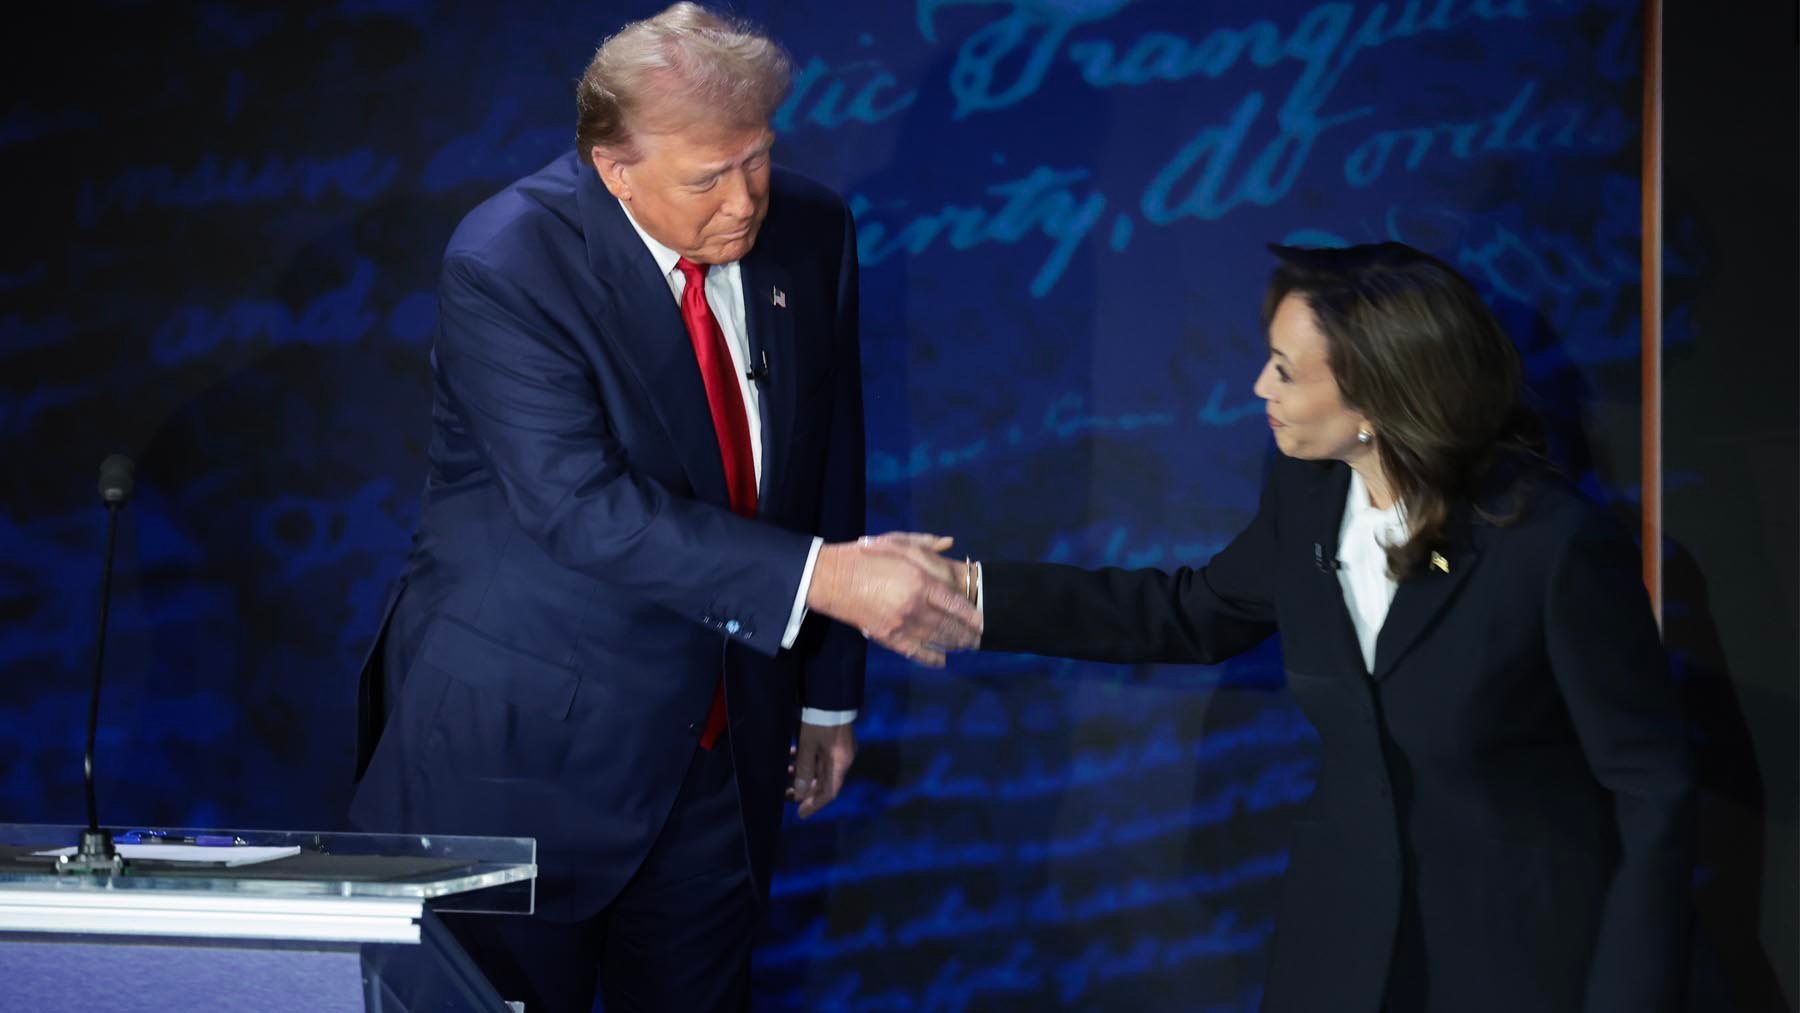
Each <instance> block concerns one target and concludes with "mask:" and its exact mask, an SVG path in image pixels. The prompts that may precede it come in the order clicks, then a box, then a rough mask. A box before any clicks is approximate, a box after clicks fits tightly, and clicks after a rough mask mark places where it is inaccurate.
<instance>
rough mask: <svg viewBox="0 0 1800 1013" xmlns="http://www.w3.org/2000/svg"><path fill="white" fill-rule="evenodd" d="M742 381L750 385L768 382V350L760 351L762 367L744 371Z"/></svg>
mask: <svg viewBox="0 0 1800 1013" xmlns="http://www.w3.org/2000/svg"><path fill="white" fill-rule="evenodd" d="M744 379H746V380H749V381H750V382H751V383H768V382H769V350H768V349H766V348H765V349H763V350H762V366H760V367H753V368H751V369H746V370H744Z"/></svg>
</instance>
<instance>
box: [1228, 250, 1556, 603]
mask: <svg viewBox="0 0 1800 1013" xmlns="http://www.w3.org/2000/svg"><path fill="white" fill-rule="evenodd" d="M1269 249H1270V250H1272V251H1273V252H1274V253H1275V256H1276V257H1277V258H1279V260H1280V264H1279V265H1278V266H1277V267H1276V268H1275V273H1274V276H1273V277H1272V278H1271V279H1270V281H1269V290H1268V293H1267V295H1266V296H1265V297H1264V299H1263V322H1264V324H1265V325H1266V324H1267V323H1268V322H1269V321H1271V320H1273V319H1274V317H1275V309H1276V307H1277V306H1279V305H1280V304H1281V301H1282V300H1283V299H1285V298H1287V297H1288V296H1289V295H1297V296H1299V297H1300V298H1301V299H1303V300H1305V302H1306V305H1307V307H1308V308H1310V309H1311V310H1312V314H1313V319H1314V320H1315V321H1316V322H1317V324H1318V327H1319V331H1320V332H1321V333H1322V334H1323V335H1324V336H1325V344H1326V362H1327V363H1328V364H1329V365H1330V367H1331V372H1332V375H1333V376H1334V377H1335V378H1336V379H1337V384H1338V389H1339V391H1340V392H1341V393H1342V394H1343V398H1344V401H1345V403H1346V404H1348V405H1349V406H1350V407H1352V408H1354V409H1356V410H1358V411H1360V412H1362V413H1363V415H1364V416H1366V417H1367V418H1368V419H1369V422H1370V424H1371V426H1372V428H1373V429H1374V431H1375V452H1376V453H1377V454H1378V455H1379V459H1380V461H1381V470H1382V473H1383V475H1385V476H1386V478H1387V481H1388V486H1389V488H1390V490H1391V491H1392V493H1393V495H1394V499H1395V500H1396V501H1397V502H1399V503H1400V504H1401V506H1402V509H1403V510H1404V513H1405V517H1406V521H1407V528H1408V531H1409V536H1408V538H1407V540H1406V541H1405V542H1404V543H1402V544H1400V545H1395V546H1389V547H1388V550H1387V554H1388V570H1389V572H1390V573H1391V574H1393V575H1394V577H1395V578H1400V577H1404V576H1406V575H1407V574H1410V573H1413V572H1416V571H1417V570H1418V569H1419V568H1420V567H1421V566H1422V565H1423V563H1424V561H1425V560H1426V558H1428V557H1429V555H1430V553H1431V551H1432V550H1433V549H1434V548H1435V547H1437V546H1439V545H1440V544H1441V543H1442V539H1443V534H1444V525H1445V522H1446V521H1447V520H1448V518H1449V515H1450V505H1451V503H1452V502H1454V501H1456V500H1459V499H1462V500H1467V501H1470V502H1474V501H1476V500H1477V499H1478V497H1477V496H1476V495H1475V486H1476V484H1477V483H1478V482H1481V481H1482V480H1483V479H1484V477H1486V476H1487V475H1488V473H1489V471H1490V468H1491V467H1492V465H1493V464H1494V463H1495V461H1496V458H1497V457H1498V456H1499V455H1500V454H1502V453H1504V452H1505V451H1507V450H1522V451H1526V452H1528V453H1530V454H1532V455H1536V454H1537V453H1539V452H1540V451H1541V449H1542V444H1541V440H1540V438H1539V435H1538V434H1539V427H1538V424H1537V420H1536V418H1535V417H1534V416H1533V415H1532V414H1531V413H1530V412H1529V411H1528V410H1527V409H1526V408H1525V407H1524V406H1523V404H1522V403H1521V400H1520V396H1521V391H1522V384H1523V372H1524V367H1523V364H1522V363H1521V361H1520V358H1519V350H1518V349H1517V348H1516V347H1514V345H1513V343H1512V340H1511V339H1510V338H1508V337H1507V336H1506V331H1505V330H1503V329H1502V328H1501V326H1500V322H1499V321H1498V320H1496V319H1495V318H1494V314H1493V312H1492V311H1490V310H1489V309H1488V307H1487V304H1486V303H1484V302H1482V301H1481V296H1480V294H1478V293H1477V292H1476V291H1475V287H1474V286H1473V285H1471V284H1469V282H1468V280H1467V279H1465V278H1464V277H1463V276H1462V275H1460V274H1458V273H1456V271H1455V270H1454V269H1453V268H1451V267H1450V265H1448V264H1446V263H1444V262H1443V261H1441V260H1438V259H1437V258H1436V257H1433V256H1431V255H1429V254H1426V253H1421V252H1420V251H1418V250H1415V249H1413V248H1412V247H1410V246H1407V245H1405V244H1404V243H1374V244H1370V245H1366V246H1347V247H1342V248H1335V249H1307V248H1301V247H1295V246H1271V247H1269ZM1485 516H1486V517H1487V519H1488V520H1490V521H1493V522H1496V523H1502V524H1503V523H1507V522H1508V521H1509V520H1511V519H1512V517H1513V516H1515V515H1514V514H1508V515H1506V516H1494V515H1485Z"/></svg>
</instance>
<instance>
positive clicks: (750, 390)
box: [619, 201, 856, 725]
mask: <svg viewBox="0 0 1800 1013" xmlns="http://www.w3.org/2000/svg"><path fill="white" fill-rule="evenodd" d="M619 208H620V209H621V210H623V211H624V212H625V220H626V221H628V222H630V223H631V227H632V228H633V229H635V230H637V234H638V238H639V239H642V240H643V241H644V247H645V248H646V249H648V250H649V251H650V256H652V257H654V258H655V259H656V266H657V267H659V268H661V269H662V273H663V280H664V281H666V282H668V283H669V292H670V294H671V295H673V296H674V297H675V304H676V305H677V306H679V305H680V304H681V296H682V293H684V292H686V291H687V276H686V275H684V274H682V273H681V268H679V267H677V266H675V265H676V262H678V261H679V260H681V254H679V253H676V252H675V251H674V250H671V249H669V248H668V247H667V246H664V245H663V244H661V243H659V242H657V241H656V240H655V239H653V238H651V236H650V233H648V232H645V231H644V227H643V226H641V225H639V224H638V222H637V219H636V218H633V217H632V216H631V209H630V208H628V207H626V206H625V202H624V201H620V202H619ZM706 305H707V307H708V308H710V309H711V310H712V312H713V316H714V317H715V318H716V319H717V320H718V321H719V329H720V330H721V331H724V332H725V347H726V348H727V349H729V350H730V352H731V367H732V374H733V375H734V376H736V377H737V383H738V393H739V394H741V395H743V398H744V413H745V414H746V415H747V416H748V422H749V423H750V458H751V461H752V463H753V464H754V465H755V466H756V487H757V488H758V489H761V488H762V462H763V445H762V391H761V390H760V389H759V388H758V387H757V385H756V383H754V382H753V381H752V380H751V379H750V374H749V362H750V339H749V337H748V334H749V330H748V329H747V328H746V327H745V326H744V272H743V271H742V270H740V269H739V268H738V265H737V261H735V260H734V261H732V262H731V263H729V264H714V265H713V266H712V267H711V268H710V269H708V270H707V272H706ZM721 309H722V310H723V312H720V311H721ZM824 544H825V540H824V539H823V538H819V537H817V536H815V537H814V538H813V541H812V550H811V551H809V552H808V553H807V554H806V569H804V570H802V571H801V573H800V589H799V591H798V592H797V593H796V594H795V595H794V607H793V609H792V610H790V611H789V613H788V624H787V629H786V630H785V631H783V632H782V634H781V647H782V649H783V650H786V649H787V648H790V647H792V646H794V639H795V638H796V637H798V636H799V635H800V623H801V621H802V620H804V619H805V618H806V592H807V591H808V590H809V589H810V588H811V587H812V576H813V567H814V566H815V565H817V564H818V562H819V549H820V548H821V547H822V546H824ZM800 720H802V721H804V722H806V723H807V724H809V725H847V724H849V723H850V722H852V721H855V720H856V711H853V710H849V711H826V710H816V709H814V708H812V707H805V708H802V709H801V711H800Z"/></svg>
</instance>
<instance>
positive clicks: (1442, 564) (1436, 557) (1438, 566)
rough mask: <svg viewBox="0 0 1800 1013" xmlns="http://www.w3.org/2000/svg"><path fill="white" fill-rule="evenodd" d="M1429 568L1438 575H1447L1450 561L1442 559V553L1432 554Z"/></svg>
mask: <svg viewBox="0 0 1800 1013" xmlns="http://www.w3.org/2000/svg"><path fill="white" fill-rule="evenodd" d="M1431 568H1432V569H1434V570H1436V571H1437V572H1439V573H1449V572H1450V561H1449V560H1448V559H1445V558H1444V554H1443V553H1441V552H1434V553H1432V554H1431Z"/></svg>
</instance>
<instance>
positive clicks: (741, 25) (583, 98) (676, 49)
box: [575, 3, 793, 162]
mask: <svg viewBox="0 0 1800 1013" xmlns="http://www.w3.org/2000/svg"><path fill="white" fill-rule="evenodd" d="M792 68H793V64H792V62H791V61H790V60H789V59H788V56H787V54H786V53H784V52H782V49H781V47H780V46H779V45H776V43H775V42H774V40H772V39H770V38H769V37H768V36H766V35H763V34H761V33H760V32H759V31H757V30H756V29H755V28H753V27H752V26H751V25H749V24H748V23H746V22H743V21H738V20H736V19H733V18H728V17H725V16H722V15H719V14H715V13H713V12H712V11H709V10H707V9H706V8H704V7H702V6H700V5H699V4H694V3H678V4H675V5H673V6H671V7H669V8H668V9H667V10H665V11H663V12H662V13H660V14H658V15H656V16H655V17H651V18H645V19H644V20H642V21H633V22H631V23H630V24H628V25H626V26H625V27H624V28H621V29H619V31H618V32H617V33H616V34H614V35H613V36H612V37H610V38H608V39H607V40H606V41H605V42H602V43H601V44H600V48H599V49H598V50H597V51H596V52H595V53H594V58H593V59H592V60H591V61H589V62H588V65H587V70H586V71H584V72H583V73H582V75H581V80H580V81H579V82H578V83H577V84H576V86H575V108H576V113H577V115H576V121H575V143H576V146H577V147H578V149H579V150H580V152H581V154H582V157H584V158H585V157H587V155H588V152H590V151H592V150H593V149H594V148H595V147H596V146H598V147H601V148H605V149H608V151H609V152H610V153H611V154H612V156H613V157H615V158H618V159H619V160H620V161H624V162H631V161H636V160H637V159H638V158H640V157H642V154H643V152H642V150H641V149H640V148H639V147H638V144H637V135H638V134H639V133H641V132H654V130H655V129H656V128H668V129H674V128H677V127H679V126H681V125H684V124H685V123H690V122H695V121H703V122H712V123H725V124H729V125H732V126H742V127H745V128H754V127H758V126H763V125H765V124H767V123H768V122H769V119H770V117H772V116H774V115H775V110H776V109H777V108H778V107H779V106H780V105H781V100H782V98H783V97H784V96H785V95H786V94H787V89H788V80H789V78H790V77H791V76H792Z"/></svg>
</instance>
